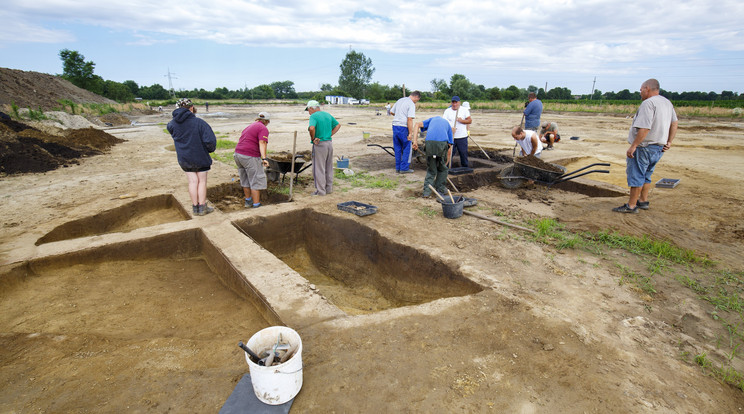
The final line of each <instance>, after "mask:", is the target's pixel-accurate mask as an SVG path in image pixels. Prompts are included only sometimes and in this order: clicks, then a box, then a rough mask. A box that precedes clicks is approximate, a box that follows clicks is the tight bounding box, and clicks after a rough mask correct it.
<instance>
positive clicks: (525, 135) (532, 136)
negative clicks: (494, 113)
mask: <svg viewBox="0 0 744 414" xmlns="http://www.w3.org/2000/svg"><path fill="white" fill-rule="evenodd" d="M511 134H512V138H514V139H515V140H516V141H517V143H518V144H519V146H520V147H522V150H521V151H520V156H522V157H526V156H528V155H534V156H536V157H538V158H539V157H540V153H541V152H542V149H543V147H542V143H541V142H540V138H538V136H537V132H535V131H533V130H531V129H522V127H521V126H515V127H514V128H513V129H512V132H511Z"/></svg>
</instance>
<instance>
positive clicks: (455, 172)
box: [448, 167, 473, 175]
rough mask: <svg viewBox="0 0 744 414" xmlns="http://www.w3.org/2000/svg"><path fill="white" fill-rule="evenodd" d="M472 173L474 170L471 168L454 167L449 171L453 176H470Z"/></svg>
mask: <svg viewBox="0 0 744 414" xmlns="http://www.w3.org/2000/svg"><path fill="white" fill-rule="evenodd" d="M471 172H473V169H472V168H470V167H452V168H450V169H449V171H448V173H449V174H451V175H460V174H470V173H471Z"/></svg>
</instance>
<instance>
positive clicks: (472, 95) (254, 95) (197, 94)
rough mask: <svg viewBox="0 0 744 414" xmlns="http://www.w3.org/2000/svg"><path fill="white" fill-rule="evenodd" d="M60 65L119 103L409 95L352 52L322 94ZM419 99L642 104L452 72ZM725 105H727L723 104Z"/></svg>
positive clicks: (636, 95) (81, 62)
mask: <svg viewBox="0 0 744 414" xmlns="http://www.w3.org/2000/svg"><path fill="white" fill-rule="evenodd" d="M59 57H60V59H61V60H62V64H63V73H62V75H61V77H62V78H64V79H67V80H69V81H70V82H72V83H73V84H74V85H76V86H78V87H80V88H83V89H87V90H89V91H91V92H94V93H96V94H99V95H101V96H104V97H106V98H109V99H113V100H115V101H118V102H131V101H134V100H135V98H142V99H146V100H167V99H169V98H172V97H176V98H185V97H188V98H197V99H204V100H208V99H213V100H220V99H240V100H266V99H316V100H318V101H323V100H324V97H325V96H326V95H340V96H350V97H354V98H358V99H362V98H366V99H369V100H370V101H372V102H386V101H394V100H397V99H398V98H401V97H402V96H404V93H405V94H407V93H408V92H410V91H404V88H403V86H401V85H393V86H389V85H383V84H380V83H379V82H370V81H371V78H372V74H373V73H374V71H375V68H374V66H373V65H372V60H371V59H369V58H367V57H366V56H364V54H363V53H360V52H357V51H354V50H351V51H349V52H348V53H347V54H346V56H345V57H344V59H343V61H342V62H341V65H340V66H339V69H340V76H339V80H338V85H337V86H334V85H331V84H327V83H326V84H323V85H321V87H320V91H310V92H297V91H295V88H294V82H292V81H289V80H285V81H277V82H272V83H270V84H263V85H258V86H256V87H254V88H248V87H245V88H241V89H237V90H230V89H228V88H226V87H220V88H215V89H214V90H213V91H208V90H205V89H203V88H202V89H192V90H183V89H182V90H178V91H168V90H167V89H165V88H164V87H163V86H162V85H160V84H157V83H156V84H153V85H151V86H139V85H137V83H136V82H135V81H133V80H127V81H124V82H123V83H119V82H115V81H110V80H104V79H103V78H101V77H100V76H98V75H96V74H95V73H94V69H95V63H93V62H92V61H85V56H83V55H81V54H80V53H78V52H77V51H74V50H68V49H63V50H61V51H60V52H59ZM421 92H422V97H421V99H422V101H448V100H449V99H450V98H451V97H452V96H453V95H458V96H459V97H460V99H462V100H470V101H501V100H504V101H513V100H525V99H527V95H528V94H529V93H530V92H534V93H535V94H537V97H538V99H541V100H551V101H569V100H608V101H640V100H641V95H640V92H638V91H634V92H631V91H630V90H628V89H624V90H621V91H620V92H604V93H602V91H600V90H595V91H594V92H593V93H592V94H583V95H574V94H573V93H572V92H571V90H570V89H568V88H564V87H554V88H552V89H548V90H545V89H543V88H538V87H536V86H534V85H529V86H528V87H527V88H519V87H517V86H515V85H510V86H508V87H506V88H499V87H497V86H493V87H490V88H486V87H485V86H483V85H478V84H475V83H473V82H471V81H470V80H469V79H468V78H467V77H466V76H465V75H463V74H459V73H456V74H454V75H452V76H451V77H450V79H449V81H447V80H445V79H436V78H435V79H432V80H431V91H421ZM660 93H661V95H663V96H665V97H667V98H669V99H670V100H673V101H694V102H698V103H699V102H712V101H717V102H720V101H734V102H731V104H732V105H733V104H737V105H738V104H740V102H737V101H741V100H744V94H742V95H739V94H737V93H734V92H733V91H722V92H721V93H720V94H719V93H716V92H669V91H665V90H663V89H662V90H661V91H660ZM726 106H728V105H726Z"/></svg>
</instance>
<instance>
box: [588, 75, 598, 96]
mask: <svg viewBox="0 0 744 414" xmlns="http://www.w3.org/2000/svg"><path fill="white" fill-rule="evenodd" d="M596 83H597V77H596V76H595V77H594V82H592V94H591V95H589V100H590V101H591V100H592V98H593V97H594V85H595V84H596Z"/></svg>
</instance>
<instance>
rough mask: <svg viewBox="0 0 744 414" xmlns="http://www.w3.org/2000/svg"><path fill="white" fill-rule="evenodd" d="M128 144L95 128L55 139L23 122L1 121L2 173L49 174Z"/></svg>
mask: <svg viewBox="0 0 744 414" xmlns="http://www.w3.org/2000/svg"><path fill="white" fill-rule="evenodd" d="M124 141H125V140H123V139H120V138H116V137H114V136H113V135H111V134H108V133H106V132H104V131H101V130H98V129H95V128H84V129H70V130H66V131H64V132H63V133H62V135H51V134H48V133H46V132H43V131H39V130H38V129H36V128H33V127H31V126H28V125H26V124H24V123H22V122H17V121H14V120H12V119H5V118H2V119H0V173H3V174H20V173H28V172H46V171H51V170H54V169H57V168H59V167H67V166H69V165H71V164H78V163H79V161H78V159H79V158H82V157H87V156H93V155H99V154H103V153H104V152H105V151H106V150H108V149H110V148H111V147H112V146H114V145H115V144H117V143H120V142H124Z"/></svg>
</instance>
